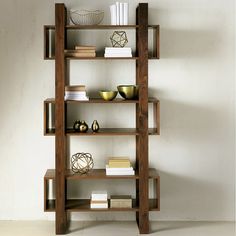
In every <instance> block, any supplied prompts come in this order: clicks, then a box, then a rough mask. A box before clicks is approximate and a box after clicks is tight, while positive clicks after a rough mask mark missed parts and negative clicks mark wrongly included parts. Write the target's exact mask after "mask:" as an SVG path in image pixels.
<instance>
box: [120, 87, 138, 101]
mask: <svg viewBox="0 0 236 236" xmlns="http://www.w3.org/2000/svg"><path fill="white" fill-rule="evenodd" d="M117 89H118V91H119V94H120V95H121V97H123V98H124V99H135V98H137V97H138V85H119V86H117Z"/></svg>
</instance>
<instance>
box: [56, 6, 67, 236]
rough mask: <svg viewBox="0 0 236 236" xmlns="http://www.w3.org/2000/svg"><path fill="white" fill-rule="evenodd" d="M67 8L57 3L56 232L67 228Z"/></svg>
mask: <svg viewBox="0 0 236 236" xmlns="http://www.w3.org/2000/svg"><path fill="white" fill-rule="evenodd" d="M65 24H66V10H65V6H64V4H56V5H55V29H56V30H55V77H56V79H55V88H56V91H55V94H56V104H55V118H56V119H55V155H56V157H55V161H56V234H65V233H66V230H67V214H66V209H65V203H66V195H65V193H66V182H65V169H66V130H65V103H64V90H65V74H66V73H65V72H66V63H65V58H64V48H65Z"/></svg>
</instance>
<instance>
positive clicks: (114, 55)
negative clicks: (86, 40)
mask: <svg viewBox="0 0 236 236" xmlns="http://www.w3.org/2000/svg"><path fill="white" fill-rule="evenodd" d="M104 57H132V54H131V53H128V54H124V53H116V54H107V53H105V54H104Z"/></svg>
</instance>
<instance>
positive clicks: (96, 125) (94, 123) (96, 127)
mask: <svg viewBox="0 0 236 236" xmlns="http://www.w3.org/2000/svg"><path fill="white" fill-rule="evenodd" d="M91 129H92V131H93V132H98V130H99V124H98V122H97V120H94V121H93V123H92V126H91Z"/></svg>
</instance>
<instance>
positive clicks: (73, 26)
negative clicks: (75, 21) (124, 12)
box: [44, 25, 159, 30]
mask: <svg viewBox="0 0 236 236" xmlns="http://www.w3.org/2000/svg"><path fill="white" fill-rule="evenodd" d="M158 26H159V25H148V28H157V27H158ZM44 27H45V28H46V29H55V25H45V26H44ZM65 27H66V29H71V30H73V29H95V30H96V29H138V27H139V25H66V26H65Z"/></svg>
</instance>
